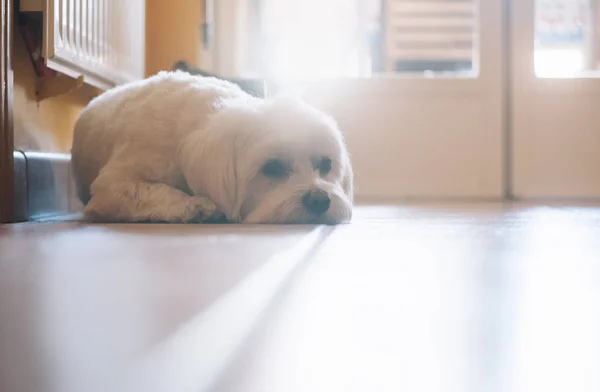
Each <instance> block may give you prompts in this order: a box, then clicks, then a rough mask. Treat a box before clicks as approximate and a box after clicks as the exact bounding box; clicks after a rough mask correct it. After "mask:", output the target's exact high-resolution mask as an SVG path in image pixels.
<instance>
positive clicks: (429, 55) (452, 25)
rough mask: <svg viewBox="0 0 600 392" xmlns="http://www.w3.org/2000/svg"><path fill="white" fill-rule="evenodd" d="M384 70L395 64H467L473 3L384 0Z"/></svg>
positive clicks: (470, 0) (460, 0)
mask: <svg viewBox="0 0 600 392" xmlns="http://www.w3.org/2000/svg"><path fill="white" fill-rule="evenodd" d="M385 5H386V9H385V15H386V18H385V36H386V45H385V47H386V57H387V65H386V66H387V68H388V70H389V71H393V70H394V68H395V67H396V63H397V62H398V61H423V62H427V61H451V62H452V61H454V62H460V61H464V62H470V61H472V59H473V50H474V44H475V42H474V41H475V40H474V37H475V33H476V22H477V18H476V11H477V8H476V2H475V0H386V3H385Z"/></svg>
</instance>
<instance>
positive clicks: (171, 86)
mask: <svg viewBox="0 0 600 392" xmlns="http://www.w3.org/2000/svg"><path fill="white" fill-rule="evenodd" d="M245 94H246V93H244V92H243V91H242V90H241V89H240V88H239V87H238V86H236V85H234V84H232V83H229V82H226V81H223V80H219V79H215V78H204V77H200V76H192V75H189V74H187V73H184V72H179V71H178V72H161V73H159V74H157V75H155V76H153V77H150V78H148V79H144V80H141V81H137V82H133V83H129V84H126V85H122V86H119V87H116V88H113V89H111V90H108V91H106V92H105V93H103V94H102V95H100V96H98V97H97V98H95V99H94V100H92V101H91V102H90V104H89V105H88V106H87V107H86V108H85V109H83V111H82V112H81V114H80V116H79V118H78V120H77V122H76V124H75V129H74V135H73V146H72V149H71V154H72V164H73V165H72V167H73V175H74V178H75V184H76V186H77V194H78V196H79V199H80V200H81V201H82V202H83V203H84V204H87V202H88V201H89V199H90V197H91V195H90V186H91V184H92V182H93V181H94V180H95V179H96V177H97V176H98V174H99V172H100V170H101V169H102V168H103V167H104V166H105V165H106V163H107V162H108V161H109V159H110V158H111V156H113V154H115V152H116V151H118V149H119V148H121V147H123V146H125V145H127V144H130V143H131V142H135V143H136V144H139V145H140V146H145V147H147V148H148V150H150V151H151V150H154V151H155V152H156V150H157V149H160V153H165V154H174V153H175V150H176V148H177V145H178V144H179V142H180V141H181V138H182V137H185V135H184V133H185V132H190V131H192V130H193V128H194V127H196V126H198V125H199V124H198V123H199V122H201V118H202V116H203V115H204V116H205V115H207V114H208V113H210V112H211V106H212V105H213V104H214V102H215V101H216V100H217V99H218V98H219V97H228V96H239V95H245ZM140 153H141V152H140Z"/></svg>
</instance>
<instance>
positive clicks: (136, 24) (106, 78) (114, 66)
mask: <svg viewBox="0 0 600 392" xmlns="http://www.w3.org/2000/svg"><path fill="white" fill-rule="evenodd" d="M145 3H146V2H145V0H46V8H45V11H46V12H45V18H44V23H45V28H44V31H45V37H44V39H45V45H44V49H45V53H44V55H45V58H46V59H47V62H48V66H49V67H50V68H53V69H55V70H57V71H60V72H62V73H65V74H67V75H70V76H73V77H78V76H79V75H83V76H84V79H85V82H86V83H89V84H91V85H93V86H96V87H99V88H109V87H112V86H115V85H117V84H121V83H125V82H129V81H132V80H137V79H141V78H143V77H144V74H145V69H144V68H145V34H146V33H145V8H146V5H145Z"/></svg>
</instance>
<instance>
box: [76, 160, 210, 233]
mask: <svg viewBox="0 0 600 392" xmlns="http://www.w3.org/2000/svg"><path fill="white" fill-rule="evenodd" d="M139 169H140V168H139V167H136V172H133V173H132V172H131V171H129V170H128V169H127V167H123V166H119V165H111V164H110V163H109V165H107V167H105V168H104V169H103V170H102V171H101V172H100V174H99V175H98V177H97V178H96V180H95V181H94V182H93V183H92V186H91V194H92V197H91V199H90V201H89V202H88V204H87V205H86V207H85V209H84V214H85V217H86V219H87V220H90V221H94V222H169V223H187V222H203V221H206V220H211V219H215V218H216V216H217V215H219V214H218V213H217V206H216V205H215V203H213V202H212V201H211V200H209V199H208V198H206V197H199V196H190V195H188V194H186V193H184V192H182V191H180V190H178V189H176V188H174V187H172V186H169V185H167V184H164V183H160V182H152V181H151V180H147V179H144V178H140V175H139Z"/></svg>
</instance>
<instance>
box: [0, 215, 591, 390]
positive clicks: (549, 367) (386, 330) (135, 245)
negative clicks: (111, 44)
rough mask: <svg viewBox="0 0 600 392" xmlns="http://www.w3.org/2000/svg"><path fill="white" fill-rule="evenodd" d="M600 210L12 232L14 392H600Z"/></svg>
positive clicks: (0, 232)
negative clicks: (336, 223) (336, 222)
mask: <svg viewBox="0 0 600 392" xmlns="http://www.w3.org/2000/svg"><path fill="white" fill-rule="evenodd" d="M598 390H600V207H594V206H581V207H565V206H528V205H524V204H448V205H433V204H429V205H427V204H422V205H417V204H415V205H405V206H401V207H400V206H396V207H389V206H374V207H360V208H358V209H357V212H356V219H355V221H354V222H353V223H352V224H349V225H343V226H337V227H314V226H241V225H224V226H208V225H207V226H201V225H85V224H81V223H76V222H73V223H49V224H19V225H12V226H4V227H0V391H2V392H29V391H32V392H37V391H40V392H42V391H43V392H54V391H57V392H58V391H60V392H71V391H73V392H80V391H86V392H91V391H99V392H100V391H103V392H104V391H111V392H112V391H123V392H138V391H139V392H141V391H143V392H154V391H156V392H163V391H164V392H167V391H168V392H179V391H181V392H187V391H190V392H191V391H195V392H198V391H243V392H254V391H256V392H258V391H274V392H287V391H310V392H313V391H327V392H331V391H432V392H433V391H436V392H438V391H439V392H446V391H457V392H458V391H460V392H465V391H473V392H480V391H494V392H496V391H498V392H500V391H511V392H512V391H515V392H516V391H519V392H521V391H522V392H537V391H540V392H541V391H544V392H549V391H569V392H577V391H582V392H583V391H590V392H591V391H598Z"/></svg>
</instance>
